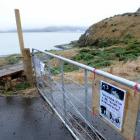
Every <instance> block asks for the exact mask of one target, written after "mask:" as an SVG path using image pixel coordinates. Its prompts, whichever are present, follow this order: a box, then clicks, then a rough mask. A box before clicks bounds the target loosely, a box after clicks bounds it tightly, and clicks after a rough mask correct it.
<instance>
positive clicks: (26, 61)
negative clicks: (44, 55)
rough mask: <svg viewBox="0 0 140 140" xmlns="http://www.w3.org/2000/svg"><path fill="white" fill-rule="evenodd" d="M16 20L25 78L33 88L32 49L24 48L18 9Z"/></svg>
mask: <svg viewBox="0 0 140 140" xmlns="http://www.w3.org/2000/svg"><path fill="white" fill-rule="evenodd" d="M15 18H16V25H17V33H18V39H19V46H20V51H21V55H22V60H23V67H24V72H25V76H26V78H27V81H28V82H29V84H30V85H31V86H33V85H34V82H33V69H32V59H31V54H30V49H29V48H24V40H23V32H22V26H21V19H20V12H19V10H18V9H15Z"/></svg>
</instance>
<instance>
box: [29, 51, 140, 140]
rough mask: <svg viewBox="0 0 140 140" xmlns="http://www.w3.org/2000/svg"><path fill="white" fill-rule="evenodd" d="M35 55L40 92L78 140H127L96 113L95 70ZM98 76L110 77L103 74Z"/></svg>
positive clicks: (53, 56) (60, 59)
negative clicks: (94, 112) (94, 93)
mask: <svg viewBox="0 0 140 140" xmlns="http://www.w3.org/2000/svg"><path fill="white" fill-rule="evenodd" d="M32 55H33V57H32V58H33V66H34V71H35V77H36V84H37V88H38V90H39V92H40V93H41V95H42V96H43V97H44V98H45V100H46V101H47V102H48V104H49V105H50V106H51V107H52V109H53V110H54V111H55V113H56V114H57V115H58V116H59V118H60V119H61V120H62V122H63V123H64V124H65V126H66V127H67V128H68V129H69V131H70V132H71V133H72V135H73V136H74V137H75V139H77V140H79V139H80V140H85V139H86V140H100V139H110V140H111V139H114V137H115V139H118V140H123V139H124V138H123V137H122V136H121V135H119V134H118V133H117V132H116V131H115V130H113V129H112V128H111V127H109V126H108V125H106V124H105V123H104V122H101V120H100V116H96V115H94V114H93V112H92V81H93V77H94V73H93V72H94V70H95V69H94V68H91V67H89V66H86V65H83V64H81V63H78V62H75V61H72V60H69V59H66V58H64V57H61V56H57V55H54V54H52V53H49V52H41V51H39V50H36V49H33V50H32ZM71 71H74V72H71ZM98 74H101V75H106V76H108V74H107V73H105V72H103V71H100V70H98ZM109 76H110V75H109ZM110 78H111V79H114V80H116V81H118V82H120V83H123V84H126V83H127V82H128V81H127V80H125V81H124V80H123V79H121V78H120V79H119V78H116V77H115V76H112V77H110ZM129 86H130V87H133V86H134V83H133V82H130V83H129ZM138 88H139V87H138Z"/></svg>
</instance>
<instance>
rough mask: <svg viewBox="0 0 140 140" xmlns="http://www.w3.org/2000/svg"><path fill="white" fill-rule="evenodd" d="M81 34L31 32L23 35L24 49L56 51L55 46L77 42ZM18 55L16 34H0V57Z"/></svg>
mask: <svg viewBox="0 0 140 140" xmlns="http://www.w3.org/2000/svg"><path fill="white" fill-rule="evenodd" d="M81 34H83V32H76V33H73V32H40V33H38V32H36V33H35V32H32V33H23V36H24V44H25V47H26V48H30V49H32V48H35V49H39V50H42V51H44V50H52V49H56V48H55V47H54V46H55V45H60V44H65V43H70V42H71V41H73V40H77V39H78V38H79V37H80V36H81ZM15 53H20V49H19V42H18V36H17V33H0V55H1V56H2V55H9V54H15Z"/></svg>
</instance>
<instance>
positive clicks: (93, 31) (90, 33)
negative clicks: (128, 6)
mask: <svg viewBox="0 0 140 140" xmlns="http://www.w3.org/2000/svg"><path fill="white" fill-rule="evenodd" d="M126 38H135V39H136V40H138V41H139V40H140V9H138V10H137V11H136V12H135V13H125V14H122V15H115V16H114V17H110V18H106V19H104V20H102V21H100V22H98V23H96V24H93V25H92V26H91V27H90V28H89V29H88V30H87V31H86V32H85V33H84V34H83V35H82V36H81V37H80V39H79V41H78V45H79V46H81V47H84V46H98V47H104V46H107V45H109V46H110V45H113V44H119V43H124V42H123V41H124V40H125V39H126Z"/></svg>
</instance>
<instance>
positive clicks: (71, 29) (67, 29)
mask: <svg viewBox="0 0 140 140" xmlns="http://www.w3.org/2000/svg"><path fill="white" fill-rule="evenodd" d="M86 29H87V27H83V26H48V27H44V28H33V29H23V31H24V32H85V31H86ZM5 32H16V30H15V29H11V30H7V31H5Z"/></svg>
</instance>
